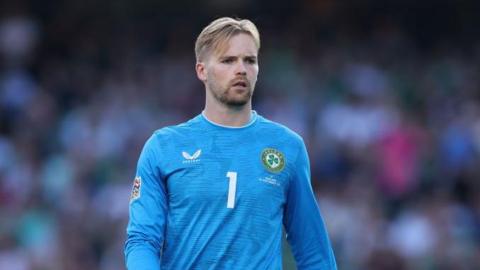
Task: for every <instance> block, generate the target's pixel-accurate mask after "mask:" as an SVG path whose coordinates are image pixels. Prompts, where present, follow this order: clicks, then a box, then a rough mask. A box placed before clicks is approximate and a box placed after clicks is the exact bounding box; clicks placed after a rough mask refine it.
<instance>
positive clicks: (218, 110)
mask: <svg viewBox="0 0 480 270" xmlns="http://www.w3.org/2000/svg"><path fill="white" fill-rule="evenodd" d="M203 114H204V115H205V116H206V117H207V118H208V120H210V121H212V122H214V123H216V124H219V125H222V126H229V127H242V126H245V125H247V124H248V123H249V122H250V119H251V117H252V105H251V104H250V103H248V104H245V105H244V106H242V107H235V108H229V107H227V106H208V104H206V105H205V109H204V110H203Z"/></svg>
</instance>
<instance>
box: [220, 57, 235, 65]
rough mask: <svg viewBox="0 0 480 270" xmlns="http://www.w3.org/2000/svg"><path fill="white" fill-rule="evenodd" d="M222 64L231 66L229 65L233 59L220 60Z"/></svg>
mask: <svg viewBox="0 0 480 270" xmlns="http://www.w3.org/2000/svg"><path fill="white" fill-rule="evenodd" d="M222 63H225V64H231V63H233V59H230V58H227V59H223V60H222Z"/></svg>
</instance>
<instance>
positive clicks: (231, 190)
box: [227, 172, 237, 208]
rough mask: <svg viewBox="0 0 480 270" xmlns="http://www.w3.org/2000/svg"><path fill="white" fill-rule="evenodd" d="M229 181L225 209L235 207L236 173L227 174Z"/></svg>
mask: <svg viewBox="0 0 480 270" xmlns="http://www.w3.org/2000/svg"><path fill="white" fill-rule="evenodd" d="M227 177H228V180H229V184H228V199H227V208H234V207H235V192H236V191H237V172H227Z"/></svg>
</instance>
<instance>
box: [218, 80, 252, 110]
mask: <svg viewBox="0 0 480 270" xmlns="http://www.w3.org/2000/svg"><path fill="white" fill-rule="evenodd" d="M212 86H213V85H211V86H210V87H212ZM210 89H212V88H210ZM228 91H229V89H227V90H224V91H222V92H221V93H220V94H218V93H217V92H216V91H215V90H211V93H212V95H213V97H214V98H215V99H216V100H217V101H218V102H220V103H222V104H224V105H226V106H228V107H234V108H240V107H243V106H245V105H246V104H247V103H248V102H249V101H250V99H251V98H252V91H251V90H250V91H248V93H247V94H246V98H244V99H232V98H229V97H228Z"/></svg>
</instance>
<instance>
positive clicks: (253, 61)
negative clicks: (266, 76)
mask: <svg viewBox="0 0 480 270" xmlns="http://www.w3.org/2000/svg"><path fill="white" fill-rule="evenodd" d="M245 61H246V62H247V63H249V64H255V63H257V60H255V59H252V58H249V59H247V60H245Z"/></svg>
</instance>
